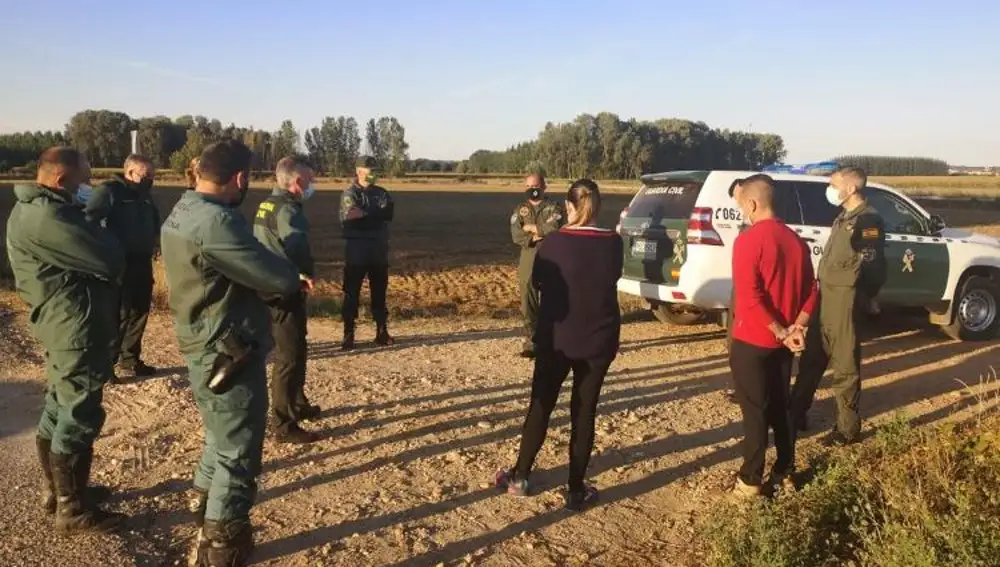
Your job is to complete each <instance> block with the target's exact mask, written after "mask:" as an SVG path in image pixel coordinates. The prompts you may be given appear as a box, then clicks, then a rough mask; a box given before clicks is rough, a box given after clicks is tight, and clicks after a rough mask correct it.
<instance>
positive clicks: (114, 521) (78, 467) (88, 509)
mask: <svg viewBox="0 0 1000 567" xmlns="http://www.w3.org/2000/svg"><path fill="white" fill-rule="evenodd" d="M49 463H50V465H51V467H52V480H53V481H54V482H53V484H54V486H55V491H56V521H55V528H56V533H58V534H63V535H68V534H73V533H79V532H106V531H110V530H111V529H113V528H114V527H115V526H117V525H118V524H119V523H120V522H121V521H122V520H123V519H124V518H125V517H124V516H122V515H121V514H113V513H109V512H105V511H104V510H101V509H100V508H98V507H97V506H95V505H94V504H93V503H92V502H90V501H89V499H86V498H84V491H85V490H86V487H87V485H86V484H85V483H82V482H81V481H83V482H85V480H86V478H87V472H89V471H87V470H85V469H84V465H88V463H87V462H85V458H84V457H83V455H81V454H79V453H76V454H71V455H63V454H60V453H51V454H50V455H49ZM88 467H89V465H88Z"/></svg>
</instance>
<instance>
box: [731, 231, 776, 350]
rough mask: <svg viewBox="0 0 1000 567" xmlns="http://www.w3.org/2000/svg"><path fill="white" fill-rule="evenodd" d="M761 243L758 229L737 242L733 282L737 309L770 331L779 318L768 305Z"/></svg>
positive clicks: (734, 248)
mask: <svg viewBox="0 0 1000 567" xmlns="http://www.w3.org/2000/svg"><path fill="white" fill-rule="evenodd" d="M760 261H761V242H760V238H759V237H758V235H757V234H756V233H755V232H750V231H748V232H744V233H743V234H741V235H739V236H737V237H736V243H735V244H734V245H733V284H734V286H735V289H736V292H735V295H736V306H737V309H739V310H740V311H742V312H743V315H744V318H745V320H746V322H747V323H749V324H750V325H752V326H753V328H755V329H762V330H768V326H769V325H770V324H771V323H773V322H775V321H776V318H775V317H774V314H773V310H772V309H771V308H770V306H769V305H768V304H767V297H766V295H765V293H764V290H763V289H762V287H761V286H762V283H763V282H762V280H761V277H760V268H759V265H760Z"/></svg>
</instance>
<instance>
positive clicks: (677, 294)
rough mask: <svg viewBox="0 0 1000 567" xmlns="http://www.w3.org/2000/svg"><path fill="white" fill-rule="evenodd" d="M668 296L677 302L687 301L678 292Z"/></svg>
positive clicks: (685, 297)
mask: <svg viewBox="0 0 1000 567" xmlns="http://www.w3.org/2000/svg"><path fill="white" fill-rule="evenodd" d="M670 296H671V297H673V298H674V299H676V300H678V301H687V296H686V295H684V294H683V293H681V292H679V291H672V292H670Z"/></svg>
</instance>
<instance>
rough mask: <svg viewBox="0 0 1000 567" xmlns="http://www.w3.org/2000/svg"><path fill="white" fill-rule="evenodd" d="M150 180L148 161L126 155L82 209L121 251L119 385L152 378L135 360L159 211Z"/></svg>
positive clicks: (149, 297) (146, 315)
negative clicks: (121, 171) (121, 172)
mask: <svg viewBox="0 0 1000 567" xmlns="http://www.w3.org/2000/svg"><path fill="white" fill-rule="evenodd" d="M155 176H156V169H155V168H154V167H153V163H152V162H151V161H149V159H148V158H145V157H143V156H140V155H136V154H133V155H130V156H129V157H128V159H126V160H125V165H124V175H115V176H113V177H112V178H111V180H110V181H107V182H105V183H103V184H102V185H100V186H99V187H97V188H95V189H94V191H93V193H92V194H91V195H90V198H89V199H88V200H87V203H86V208H85V210H86V213H87V217H88V218H89V219H91V220H94V221H97V222H100V223H101V224H103V225H104V226H106V227H107V228H108V230H110V231H111V233H112V234H114V235H115V236H116V237H117V238H118V242H120V243H121V245H122V247H123V248H124V249H125V275H124V276H123V277H122V288H121V312H120V319H119V328H118V340H117V341H116V342H115V345H114V348H113V349H112V354H113V356H114V360H116V361H117V362H118V372H117V381H119V382H123V381H126V380H127V379H129V378H134V377H136V376H139V377H146V376H152V375H154V374H155V373H156V369H155V368H153V367H152V366H149V365H148V364H146V363H145V362H143V361H142V358H141V356H140V355H141V353H142V335H143V333H144V332H145V331H146V322H147V320H148V319H149V308H150V305H151V303H152V300H153V255H154V254H155V253H156V250H157V248H158V247H159V240H160V212H159V210H157V208H156V204H155V203H153V199H152V197H151V196H150V194H149V190H150V188H152V186H153V180H154V179H155Z"/></svg>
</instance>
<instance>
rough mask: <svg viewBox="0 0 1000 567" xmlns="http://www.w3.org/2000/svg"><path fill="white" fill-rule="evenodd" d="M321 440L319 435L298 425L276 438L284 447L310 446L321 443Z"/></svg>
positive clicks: (292, 426)
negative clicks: (317, 442)
mask: <svg viewBox="0 0 1000 567" xmlns="http://www.w3.org/2000/svg"><path fill="white" fill-rule="evenodd" d="M319 439H320V437H319V435H317V434H316V433H314V432H312V431H306V430H305V429H302V428H301V427H299V425H298V424H297V423H293V424H291V425H289V426H288V427H287V428H286V429H285V430H284V431H282V432H280V433H277V434H275V436H274V440H275V441H277V442H278V443H281V444H282V445H308V444H309V443H315V442H316V441H319Z"/></svg>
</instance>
